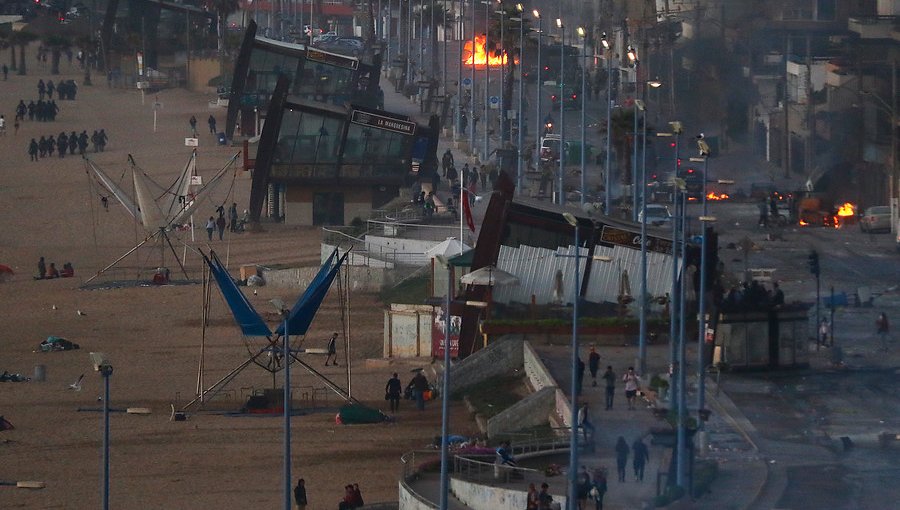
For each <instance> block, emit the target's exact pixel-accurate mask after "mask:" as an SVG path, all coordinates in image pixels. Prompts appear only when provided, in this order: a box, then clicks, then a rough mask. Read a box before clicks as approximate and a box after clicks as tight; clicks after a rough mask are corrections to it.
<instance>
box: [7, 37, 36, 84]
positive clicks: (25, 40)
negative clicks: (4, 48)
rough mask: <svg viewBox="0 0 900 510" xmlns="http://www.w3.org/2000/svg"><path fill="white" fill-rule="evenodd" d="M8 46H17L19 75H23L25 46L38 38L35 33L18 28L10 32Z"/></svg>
mask: <svg viewBox="0 0 900 510" xmlns="http://www.w3.org/2000/svg"><path fill="white" fill-rule="evenodd" d="M10 35H11V38H10V43H9V44H10V46H12V47H16V46H18V47H19V76H25V47H27V46H28V45H29V44H31V42H32V41H34V40H35V39H37V38H38V36H37V34H34V33H32V32H26V31H24V30H19V31H18V32H13V33H11V34H10Z"/></svg>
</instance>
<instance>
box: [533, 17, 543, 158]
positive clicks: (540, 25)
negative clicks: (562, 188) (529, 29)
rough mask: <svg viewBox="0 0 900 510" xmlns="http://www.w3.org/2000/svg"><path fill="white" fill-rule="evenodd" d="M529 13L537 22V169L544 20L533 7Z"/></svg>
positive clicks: (540, 117)
mask: <svg viewBox="0 0 900 510" xmlns="http://www.w3.org/2000/svg"><path fill="white" fill-rule="evenodd" d="M531 14H532V15H533V16H534V19H536V20H537V22H538V29H537V35H538V57H537V82H536V83H537V94H535V95H536V96H537V98H536V99H537V102H536V104H537V108H535V110H534V113H535V115H534V128H535V129H534V161H535V165H537V167H538V169H540V166H541V133H543V131H542V130H541V122H542V121H543V116H542V115H541V94H542V93H543V88H544V82H543V79H542V78H541V75H542V74H543V68H542V67H541V46H543V33H542V32H541V30H542V28H543V22H544V20H543V19H542V18H541V13H540V12H539V11H538V10H537V9H534V10H533V11H531Z"/></svg>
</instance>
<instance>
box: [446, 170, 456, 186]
mask: <svg viewBox="0 0 900 510" xmlns="http://www.w3.org/2000/svg"><path fill="white" fill-rule="evenodd" d="M446 177H447V182H448V184H449V185H450V187H451V188H452V187H453V186H454V184H455V183H456V179H457V178H458V177H459V174H458V173H457V172H456V166H454V165H450V168H448V169H447V175H446Z"/></svg>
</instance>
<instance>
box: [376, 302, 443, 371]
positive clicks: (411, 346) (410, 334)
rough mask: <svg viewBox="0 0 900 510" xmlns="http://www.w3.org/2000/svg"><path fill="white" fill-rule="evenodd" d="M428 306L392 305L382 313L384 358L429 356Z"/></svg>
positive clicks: (429, 315)
mask: <svg viewBox="0 0 900 510" xmlns="http://www.w3.org/2000/svg"><path fill="white" fill-rule="evenodd" d="M431 320H432V307H431V306H430V305H401V304H392V305H391V309H390V310H385V312H384V347H383V349H382V351H383V355H384V357H385V358H415V357H420V356H431Z"/></svg>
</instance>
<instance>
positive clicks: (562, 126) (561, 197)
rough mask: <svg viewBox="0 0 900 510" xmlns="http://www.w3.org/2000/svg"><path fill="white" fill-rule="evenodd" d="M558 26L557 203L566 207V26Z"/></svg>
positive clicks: (561, 23)
mask: <svg viewBox="0 0 900 510" xmlns="http://www.w3.org/2000/svg"><path fill="white" fill-rule="evenodd" d="M556 26H557V27H558V28H559V29H560V30H562V37H561V38H560V40H559V191H558V192H557V195H558V199H557V203H558V204H559V205H566V193H565V177H566V172H565V168H566V165H565V161H566V158H565V155H566V101H565V96H566V91H565V87H566V85H565V82H566V78H565V76H566V26H565V25H563V22H562V19H560V18H556Z"/></svg>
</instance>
